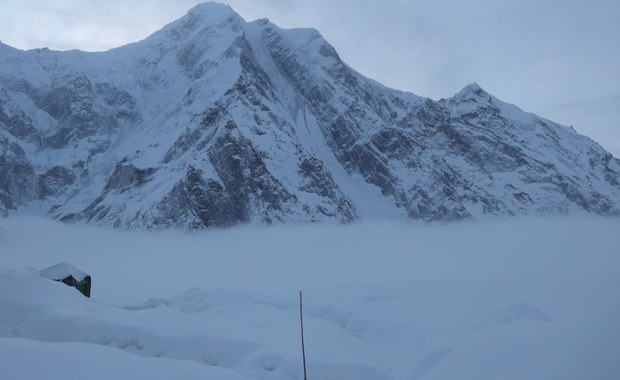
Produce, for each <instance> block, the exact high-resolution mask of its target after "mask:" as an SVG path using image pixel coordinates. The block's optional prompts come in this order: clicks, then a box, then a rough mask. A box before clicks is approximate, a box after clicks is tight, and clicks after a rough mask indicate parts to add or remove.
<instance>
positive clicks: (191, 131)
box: [0, 3, 620, 229]
mask: <svg viewBox="0 0 620 380" xmlns="http://www.w3.org/2000/svg"><path fill="white" fill-rule="evenodd" d="M0 172H1V175H0V213H3V214H7V213H10V212H12V211H11V210H14V209H20V208H21V209H37V210H43V211H44V212H47V213H49V215H51V216H52V217H53V218H57V219H60V220H63V221H69V222H71V221H84V222H88V223H91V224H98V225H109V226H114V227H119V228H151V229H163V228H170V227H177V228H185V229H198V228H205V227H210V226H227V225H233V224H237V223H245V222H253V223H284V222H315V221H336V222H350V221H354V220H357V219H371V218H385V217H397V218H411V219H420V220H425V221H443V220H457V219H466V218H479V217H481V216H484V215H498V216H501V215H523V214H527V215H547V214H567V213H571V212H582V211H583V212H589V213H594V214H601V215H620V161H619V160H618V159H616V158H613V157H612V155H611V154H610V153H608V152H606V151H605V150H604V149H603V148H601V147H600V146H599V145H598V144H596V143H595V142H594V141H592V140H590V139H589V138H587V137H584V136H581V135H579V134H578V133H576V132H575V131H574V130H572V129H571V128H568V127H564V126H560V125H557V124H555V123H553V122H551V121H548V120H545V119H543V118H540V117H537V116H536V115H533V114H530V113H526V112H523V111H522V110H520V109H518V108H517V107H515V106H513V105H510V104H506V103H504V102H501V101H500V100H498V99H496V98H495V97H493V96H492V95H489V94H488V93H486V92H485V91H484V90H483V89H482V88H480V87H479V86H477V85H475V84H472V85H469V86H467V87H465V88H464V89H463V90H462V91H461V92H459V93H458V94H456V95H455V96H454V97H452V98H448V99H441V100H439V101H434V100H431V99H428V98H423V97H419V96H416V95H413V94H411V93H406V92H400V91H396V90H392V89H389V88H386V87H384V86H382V85H380V84H379V83H377V82H374V81H372V80H370V79H368V78H365V77H364V76H362V75H360V74H359V73H357V72H356V71H354V70H353V69H351V68H350V67H348V66H347V65H346V64H345V63H344V62H342V60H341V59H340V57H339V56H338V54H337V53H336V51H335V50H334V48H333V47H332V46H331V45H330V44H329V43H327V42H326V41H325V40H324V39H323V38H322V37H321V35H320V34H319V33H318V32H317V31H316V30H313V29H290V30H284V29H280V28H278V27H277V26H275V25H273V24H272V23H270V22H269V21H268V20H257V21H253V22H246V21H244V20H243V19H242V18H241V17H240V16H239V15H237V14H236V13H235V12H234V11H233V10H232V9H231V8H230V7H228V6H224V5H219V4H214V3H206V4H202V5H199V6H197V7H195V8H193V9H191V10H190V11H189V12H188V14H187V15H186V16H184V17H182V18H181V19H179V20H177V21H175V22H173V23H171V24H169V25H167V26H166V27H164V28H163V29H162V30H160V31H158V32H156V33H154V34H153V35H151V36H150V37H148V38H147V39H145V40H143V41H141V42H137V43H134V44H130V45H126V46H123V47H120V48H117V49H113V50H110V51H107V52H99V53H87V52H81V51H66V52H57V51H50V50H47V49H36V50H29V51H21V50H17V49H14V48H11V47H9V46H7V45H2V44H0Z"/></svg>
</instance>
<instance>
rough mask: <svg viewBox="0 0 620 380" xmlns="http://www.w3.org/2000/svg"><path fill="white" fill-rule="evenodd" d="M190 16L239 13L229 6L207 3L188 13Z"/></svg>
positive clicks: (191, 9) (195, 7)
mask: <svg viewBox="0 0 620 380" xmlns="http://www.w3.org/2000/svg"><path fill="white" fill-rule="evenodd" d="M187 14H188V15H212V14H229V15H237V13H236V12H235V11H234V10H233V9H232V8H231V7H230V5H228V4H222V3H216V2H213V1H207V2H204V3H200V4H198V5H196V6H194V7H193V8H190V10H189V11H187Z"/></svg>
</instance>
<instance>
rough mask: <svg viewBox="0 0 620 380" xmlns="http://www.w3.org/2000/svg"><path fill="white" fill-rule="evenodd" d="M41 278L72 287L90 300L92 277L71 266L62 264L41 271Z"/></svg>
mask: <svg viewBox="0 0 620 380" xmlns="http://www.w3.org/2000/svg"><path fill="white" fill-rule="evenodd" d="M39 275H40V276H41V277H45V278H47V279H49V280H54V281H60V282H62V283H63V284H66V285H69V286H72V287H74V288H76V289H77V290H79V291H80V293H82V294H83V295H85V296H86V297H89V298H90V286H91V279H90V276H89V275H88V274H86V273H84V272H82V271H81V270H79V269H77V268H76V267H74V266H73V265H71V264H67V263H60V264H56V265H53V266H51V267H49V268H46V269H42V270H40V271H39Z"/></svg>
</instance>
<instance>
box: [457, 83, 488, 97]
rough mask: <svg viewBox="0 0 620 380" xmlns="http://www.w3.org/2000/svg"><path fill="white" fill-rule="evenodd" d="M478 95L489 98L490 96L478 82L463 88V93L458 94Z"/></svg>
mask: <svg viewBox="0 0 620 380" xmlns="http://www.w3.org/2000/svg"><path fill="white" fill-rule="evenodd" d="M470 94H472V95H478V96H488V95H489V94H488V93H487V92H486V91H484V89H483V88H482V87H480V85H479V84H478V83H476V82H473V83H470V84H468V85H467V86H465V87H463V88H462V89H461V91H459V92H458V94H457V96H458V95H470Z"/></svg>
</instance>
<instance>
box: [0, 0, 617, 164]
mask: <svg viewBox="0 0 620 380" xmlns="http://www.w3.org/2000/svg"><path fill="white" fill-rule="evenodd" d="M197 3H199V1H196V0H104V1H103V0H28V1H21V0H0V40H2V42H4V43H6V44H9V45H11V46H14V47H17V48H21V49H30V48H36V47H44V46H45V47H49V48H51V49H58V50H67V49H75V48H77V49H82V50H88V51H97V50H107V49H109V48H112V47H116V46H120V45H123V44H126V43H129V42H134V41H137V40H140V39H142V38H144V37H146V36H148V35H149V34H150V33H152V32H154V31H156V30H158V29H160V28H161V27H162V26H164V25H165V24H167V23H169V22H171V21H173V20H174V19H176V18H178V17H180V16H182V15H184V14H185V13H186V12H187V10H188V9H189V8H191V7H192V6H194V5H195V4H197ZM227 3H228V4H230V5H231V6H232V7H233V9H235V10H236V11H237V13H239V14H240V15H241V16H242V17H244V18H245V19H246V20H248V21H250V20H254V19H257V18H264V17H266V18H269V19H270V20H271V21H272V22H274V23H275V24H277V25H279V26H281V27H286V28H290V27H314V28H317V29H318V30H319V31H320V32H321V33H322V34H323V36H324V37H325V38H326V39H327V40H328V41H329V42H330V43H331V44H332V45H334V47H335V48H336V50H338V52H339V54H340V56H341V57H342V58H343V60H344V61H345V62H347V63H348V64H349V65H350V66H352V67H353V68H355V69H356V70H358V71H360V72H361V73H362V74H364V75H366V76H368V77H371V78H373V79H375V80H378V81H379V82H381V83H383V84H385V85H387V86H390V87H394V88H397V89H400V90H407V91H411V92H413V93H415V94H418V95H422V96H428V97H431V98H434V99H439V98H442V97H448V96H451V95H453V94H454V93H456V92H457V91H458V90H460V89H461V88H462V87H463V86H465V85H466V84H468V83H471V82H477V83H478V84H480V85H481V86H482V87H483V88H484V89H485V90H487V91H488V92H489V93H491V94H493V95H495V96H496V97H498V98H500V99H502V100H504V101H507V102H509V103H513V104H516V105H517V106H519V107H521V108H522V109H524V110H526V111H530V112H534V113H536V114H538V115H540V116H543V117H546V118H549V119H551V120H553V121H556V122H559V123H561V124H565V125H573V126H574V127H575V129H576V130H577V131H578V132H580V133H582V134H586V135H588V136H590V137H592V138H593V139H594V140H596V141H597V142H599V143H600V144H601V145H602V146H603V147H604V148H606V149H607V150H609V151H611V152H612V153H613V154H614V156H616V157H620V1H619V0H501V1H500V0H229V1H227Z"/></svg>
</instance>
